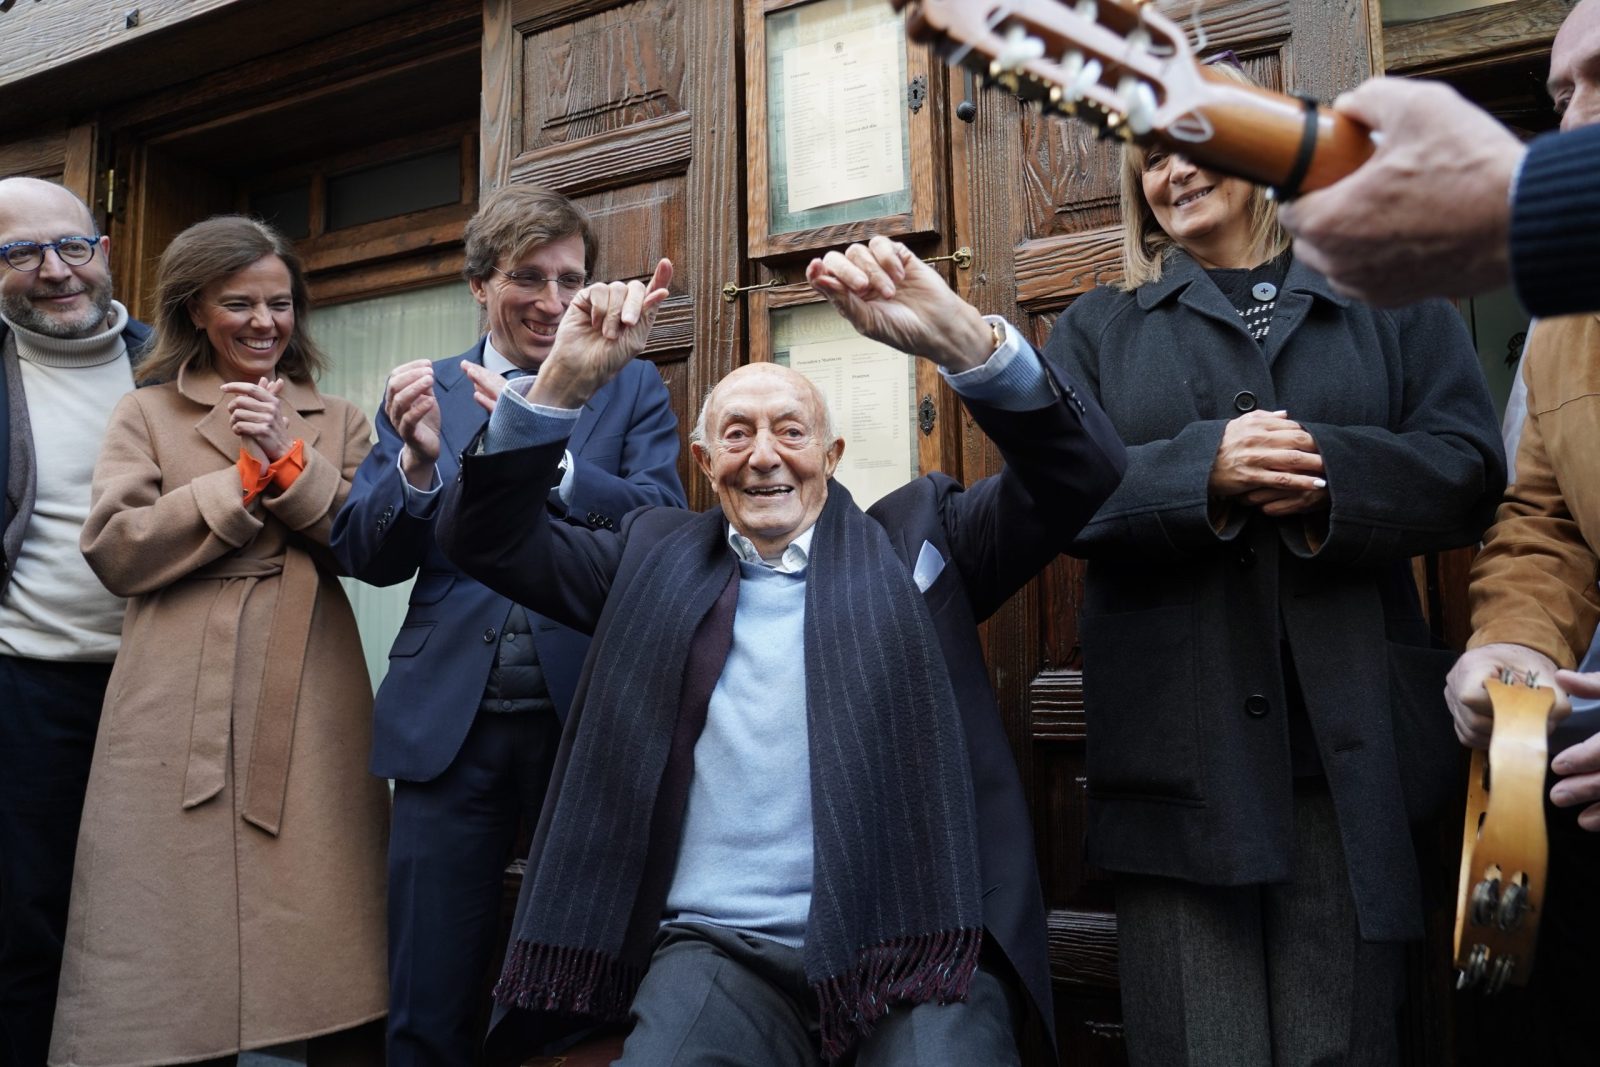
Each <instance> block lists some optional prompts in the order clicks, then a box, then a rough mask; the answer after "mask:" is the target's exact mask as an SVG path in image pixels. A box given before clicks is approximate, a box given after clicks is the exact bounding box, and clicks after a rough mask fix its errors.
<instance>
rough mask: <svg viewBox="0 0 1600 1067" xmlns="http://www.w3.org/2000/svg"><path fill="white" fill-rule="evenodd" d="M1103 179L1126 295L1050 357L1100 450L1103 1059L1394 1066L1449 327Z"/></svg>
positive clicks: (1426, 716) (1143, 160) (1231, 189)
mask: <svg viewBox="0 0 1600 1067" xmlns="http://www.w3.org/2000/svg"><path fill="white" fill-rule="evenodd" d="M1122 176H1123V192H1122V206H1123V218H1124V220H1125V232H1124V242H1123V246H1124V268H1125V281H1124V283H1123V285H1122V286H1121V287H1120V288H1117V289H1111V288H1102V289H1098V290H1096V291H1094V292H1092V293H1089V294H1087V295H1086V296H1084V297H1082V298H1081V299H1079V300H1078V301H1077V302H1076V303H1075V304H1073V305H1072V306H1071V307H1070V308H1068V310H1067V312H1066V313H1065V314H1064V315H1063V316H1062V318H1061V320H1060V321H1059V323H1058V324H1057V326H1056V328H1055V331H1054V333H1053V334H1052V336H1051V338H1050V342H1049V346H1048V349H1047V356H1048V358H1050V359H1053V360H1056V361H1058V362H1059V363H1060V364H1061V365H1063V366H1065V367H1066V368H1067V370H1068V372H1069V373H1070V374H1071V375H1073V376H1074V377H1075V378H1076V379H1077V380H1079V381H1082V382H1085V383H1087V384H1088V385H1089V386H1090V387H1091V388H1093V389H1094V391H1095V393H1096V395H1097V396H1098V397H1099V400H1100V403H1101V404H1102V405H1103V406H1104V407H1105V410H1106V412H1107V413H1108V414H1109V415H1110V416H1111V420H1112V422H1113V423H1114V424H1115V425H1116V427H1117V429H1118V431H1119V432H1120V433H1121V434H1122V437H1123V439H1124V440H1125V441H1126V442H1127V444H1128V446H1129V449H1128V453H1129V464H1128V473H1127V476H1126V478H1125V479H1124V481H1123V482H1122V485H1121V487H1120V488H1119V489H1118V490H1117V491H1116V492H1115V494H1113V496H1112V497H1111V499H1110V500H1108V501H1107V502H1106V504H1105V506H1104V507H1102V508H1101V510H1100V511H1099V513H1098V514H1097V515H1096V516H1095V518H1094V520H1093V521H1092V522H1091V523H1090V524H1089V525H1088V526H1087V527H1086V528H1085V529H1084V531H1083V533H1082V535H1081V536H1080V538H1079V540H1078V542H1077V545H1076V548H1075V549H1074V552H1075V553H1076V554H1078V555H1080V556H1083V557H1085V558H1086V559H1088V560H1089V567H1088V580H1087V590H1086V594H1085V601H1084V613H1083V615H1084V617H1083V620H1082V627H1081V634H1082V646H1083V654H1084V686H1085V694H1084V697H1085V703H1086V706H1087V710H1088V716H1089V741H1088V779H1089V829H1088V853H1089V859H1090V861H1091V862H1093V863H1095V864H1097V865H1099V866H1101V867H1103V868H1107V869H1109V870H1111V871H1113V872H1115V873H1116V885H1117V912H1118V920H1119V930H1120V934H1121V969H1122V990H1123V994H1122V995H1123V1009H1124V1016H1125V1019H1126V1024H1127V1039H1128V1047H1129V1051H1130V1053H1131V1055H1132V1058H1133V1061H1134V1063H1136V1064H1161V1065H1168V1064H1178V1063H1195V1064H1198V1063H1226V1064H1229V1065H1240V1064H1286V1063H1311V1062H1319V1063H1324V1062H1326V1063H1362V1064H1366V1063H1389V1062H1393V1061H1395V1059H1396V1058H1397V1055H1398V1053H1397V1049H1396V1034H1395V1014H1394V1013H1395V1008H1396V1007H1397V1005H1398V1003H1399V1001H1400V998H1401V995H1402V987H1403V953H1402V946H1401V942H1403V941H1405V940H1408V939H1413V938H1417V937H1420V936H1421V935H1422V932H1423V911H1422V902H1421V885H1420V878H1419V872H1418V865H1417V859H1416V855H1415V852H1414V849H1413V846H1412V840H1411V833H1410V827H1411V825H1414V824H1415V823H1416V822H1417V821H1419V820H1421V819H1424V818H1426V817H1428V816H1429V815H1430V814H1431V813H1433V812H1435V811H1436V810H1437V808H1438V807H1439V806H1440V804H1441V802H1443V801H1444V800H1447V799H1448V798H1449V796H1450V795H1451V793H1452V790H1453V784H1454V782H1455V781H1456V780H1457V772H1458V769H1459V767H1460V756H1459V749H1458V747H1457V746H1456V743H1455V740H1454V737H1453V735H1452V732H1451V727H1450V716H1449V714H1448V712H1447V711H1446V710H1445V706H1444V702H1443V698H1442V689H1443V684H1444V676H1445V673H1446V671H1447V670H1448V669H1449V667H1450V664H1451V661H1452V654H1451V653H1450V652H1448V651H1438V650H1435V649H1434V648H1432V647H1431V646H1430V639H1429V632H1428V628H1427V626H1426V624H1425V622H1424V620H1423V618H1422V615H1421V612H1420V608H1419V603H1418V597H1417V591H1416V586H1415V582H1414V581H1413V578H1412V570H1411V565H1410V558H1411V557H1412V556H1414V555H1417V554H1419V553H1424V552H1428V551H1432V550H1435V549H1443V548H1449V547H1452V546H1456V545H1464V544H1470V543H1472V542H1474V541H1476V540H1477V539H1478V536H1479V534H1480V533H1481V532H1482V531H1483V529H1484V528H1485V527H1486V526H1487V524H1488V523H1489V521H1490V520H1491V519H1492V517H1493V515H1494V508H1495V503H1496V501H1497V500H1498V499H1499V495H1500V491H1501V488H1502V486H1503V483H1504V480H1505V460H1504V456H1503V455H1502V452H1501V448H1500V441H1499V437H1498V431H1497V426H1496V420H1495V414H1494V410H1493V407H1492V406H1491V404H1490V400H1489V396H1488V392H1487V390H1486V388H1485V386H1484V382H1483V376H1482V372H1481V371H1480V369H1479V366H1478V362H1477V356H1476V353H1475V352H1474V350H1473V346H1472V344H1471V342H1470V340H1469V338H1468V336H1467V332H1466V329H1465V327H1464V325H1463V323H1462V321H1461V318H1460V316H1459V315H1458V314H1456V312H1455V311H1454V310H1453V309H1452V308H1450V307H1449V306H1448V305H1446V304H1443V303H1430V304H1420V305H1416V306H1412V307H1408V308H1403V309H1400V310H1395V311H1384V310H1379V309H1376V308H1372V307H1367V306H1364V305H1362V304H1359V303H1356V302H1354V301H1351V300H1348V299H1346V298H1345V297H1343V296H1341V295H1339V294H1338V293H1336V292H1334V290H1333V289H1332V288H1331V287H1330V286H1329V284H1328V282H1327V281H1326V279H1324V278H1322V277H1321V276H1319V275H1317V274H1316V273H1314V272H1313V271H1311V270H1310V269H1309V268H1307V267H1305V266H1304V265H1303V264H1300V263H1296V262H1294V261H1293V260H1292V257H1291V255H1290V253H1289V251H1288V240H1287V238H1286V237H1285V235H1284V232H1283V231H1282V229H1281V228H1279V226H1278V223H1277V217H1276V206H1275V205H1274V204H1273V202H1272V201H1270V200H1269V199H1268V198H1267V197H1266V196H1265V194H1264V191H1263V190H1260V189H1255V188H1253V187H1251V186H1250V185H1248V184H1247V183H1245V182H1242V181H1240V180H1238V179H1233V178H1227V177H1223V176H1222V175H1220V174H1218V173H1215V172H1213V171H1209V170H1207V169H1205V168H1202V167H1197V166H1196V165H1195V164H1194V163H1192V162H1191V161H1190V160H1188V159H1186V158H1184V157H1183V156H1181V155H1177V154H1172V153H1168V152H1165V151H1164V150H1159V149H1157V150H1151V151H1148V152H1147V151H1145V150H1143V149H1140V148H1138V147H1134V146H1130V147H1128V148H1127V149H1126V150H1125V154H1124V157H1123V167H1122Z"/></svg>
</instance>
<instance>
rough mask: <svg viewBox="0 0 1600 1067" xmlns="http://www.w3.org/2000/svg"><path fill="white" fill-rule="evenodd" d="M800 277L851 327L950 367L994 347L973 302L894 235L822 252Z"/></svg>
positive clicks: (974, 362) (968, 364)
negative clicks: (804, 277)
mask: <svg viewBox="0 0 1600 1067" xmlns="http://www.w3.org/2000/svg"><path fill="white" fill-rule="evenodd" d="M806 280H807V281H809V282H810V283H811V286H812V288H814V289H815V290H816V291H817V292H819V293H821V294H822V295H823V296H825V297H827V298H828V302H829V303H830V304H832V305H833V306H834V308H835V309H837V310H838V312H839V314H840V315H842V316H844V318H845V320H846V321H847V322H849V323H850V325H851V326H853V327H855V330H856V332H857V333H860V334H862V335H863V336H865V337H870V338H872V339H873V340H874V341H880V342H882V343H883V344H886V345H888V346H890V347H891V348H898V349H899V350H900V351H902V352H907V353H910V354H911V355H915V356H923V357H926V358H927V359H930V360H932V361H933V362H935V363H937V364H938V365H939V366H941V367H943V368H945V370H947V371H950V372H951V373H952V374H955V373H959V372H961V371H964V370H970V369H971V368H973V367H976V366H978V365H980V364H981V363H983V362H984V361H985V360H986V359H988V358H989V356H990V354H991V353H992V352H993V351H994V331H993V330H991V329H990V328H989V324H988V323H987V322H985V321H984V319H983V316H982V315H981V314H980V313H979V312H978V309H977V308H974V307H973V306H972V305H971V304H969V303H967V302H966V301H965V300H963V299H961V298H960V297H959V296H957V295H956V294H955V293H954V292H952V291H951V289H950V287H949V286H948V285H946V284H945V282H944V279H943V278H941V277H939V275H938V273H937V272H936V271H934V269H933V268H932V267H930V266H928V265H927V264H926V263H924V262H922V260H920V259H918V258H917V257H916V256H915V255H913V254H912V252H911V250H910V249H909V248H907V247H906V246H905V245H903V244H901V243H900V242H899V241H891V240H890V239H889V238H887V237H874V238H873V239H872V240H871V241H869V242H867V243H866V244H864V245H863V244H854V245H851V246H850V247H849V248H846V249H845V250H844V251H843V252H829V253H828V254H827V255H825V256H823V257H821V258H820V259H813V260H812V261H811V263H810V264H809V265H808V266H807V267H806Z"/></svg>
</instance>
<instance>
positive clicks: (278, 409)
mask: <svg viewBox="0 0 1600 1067" xmlns="http://www.w3.org/2000/svg"><path fill="white" fill-rule="evenodd" d="M222 391H223V392H224V393H228V394H230V395H231V396H232V397H233V399H232V400H229V401H228V429H230V430H232V431H233V432H234V434H235V435H236V436H237V437H238V438H239V440H240V442H241V443H242V444H243V446H244V447H245V448H246V449H247V450H249V451H252V452H254V453H258V455H257V458H258V459H259V458H262V457H265V459H266V461H267V462H268V463H272V462H274V461H276V460H277V459H279V458H280V457H281V456H282V455H283V454H284V453H285V452H287V451H289V447H290V445H292V444H293V443H294V442H293V441H291V440H290V439H289V436H288V433H287V431H288V428H289V416H287V415H285V414H284V413H283V403H282V401H280V400H279V399H278V396H279V394H280V393H282V392H283V379H282V378H274V379H270V380H269V379H267V378H262V379H260V380H259V381H257V382H254V383H251V382H223V383H222Z"/></svg>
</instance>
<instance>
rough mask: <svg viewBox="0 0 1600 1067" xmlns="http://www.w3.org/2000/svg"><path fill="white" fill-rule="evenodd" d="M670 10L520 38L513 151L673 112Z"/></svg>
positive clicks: (674, 51) (630, 7)
mask: <svg viewBox="0 0 1600 1067" xmlns="http://www.w3.org/2000/svg"><path fill="white" fill-rule="evenodd" d="M678 6H679V5H678V4H676V3H674V2H672V0H638V2H637V3H632V4H624V5H622V6H620V7H616V8H612V9H611V10H607V11H600V12H596V13H594V14H591V15H589V16H587V17H583V18H577V19H574V20H573V21H570V22H561V23H557V24H555V25H551V26H548V27H546V28H544V29H540V30H536V31H533V32H530V33H527V34H526V35H524V36H523V38H522V63H523V67H522V85H523V95H522V101H523V103H522V137H521V140H520V142H519V148H520V149H521V151H523V152H532V151H536V150H538V149H540V148H545V147H548V146H550V145H557V144H570V143H572V142H575V141H581V140H583V139H585V138H588V137H594V136H596V135H598V134H603V133H608V132H611V131H613V130H622V129H627V128H628V127H630V126H634V125H637V124H638V123H641V122H647V121H649V120H650V119H658V118H661V117H663V116H666V115H671V114H674V113H678V112H681V111H682V110H683V105H682V102H681V101H682V96H683V78H684V56H683V50H682V40H681V37H680V35H679V32H678V30H679V27H678V22H677V16H678Z"/></svg>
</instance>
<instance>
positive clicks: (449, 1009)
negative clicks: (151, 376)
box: [331, 185, 686, 1067]
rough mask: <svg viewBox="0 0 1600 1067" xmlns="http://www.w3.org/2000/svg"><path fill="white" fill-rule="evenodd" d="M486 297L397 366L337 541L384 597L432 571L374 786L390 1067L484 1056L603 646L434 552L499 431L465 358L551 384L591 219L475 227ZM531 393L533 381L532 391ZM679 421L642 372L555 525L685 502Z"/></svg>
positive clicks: (632, 378) (588, 447)
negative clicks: (582, 696) (466, 318)
mask: <svg viewBox="0 0 1600 1067" xmlns="http://www.w3.org/2000/svg"><path fill="white" fill-rule="evenodd" d="M465 239H466V259H467V263H466V270H465V274H466V277H467V283H468V285H469V286H470V287H471V290H472V294H473V296H474V298H476V300H477V301H478V304H479V305H480V306H481V307H482V308H483V309H484V313H485V317H486V319H487V321H488V325H489V332H488V334H487V336H485V337H483V338H482V339H480V340H479V341H478V343H477V344H475V345H473V347H472V348H470V349H468V350H467V351H466V352H464V353H462V354H461V355H459V356H454V357H451V358H449V359H442V360H439V361H437V362H429V361H427V360H415V361H412V362H410V363H405V364H402V365H401V366H399V367H397V368H395V370H394V371H393V373H392V374H391V375H390V378H389V382H388V385H387V388H386V389H385V392H384V401H383V407H382V409H381V410H380V411H379V412H378V414H377V417H376V418H375V419H374V422H375V423H376V425H377V429H378V443H377V445H376V446H375V447H374V448H373V450H372V453H371V455H369V456H368V457H367V459H366V462H365V463H363V464H362V466H361V469H360V471H359V472H358V473H357V474H356V480H355V485H354V487H353V488H352V490H351V493H350V497H349V499H348V500H347V501H346V503H345V506H344V508H343V510H342V511H341V512H340V513H339V516H338V518H337V519H336V520H335V522H334V528H333V536H332V541H331V545H332V548H333V551H334V552H335V554H336V555H337V556H338V557H339V559H340V561H341V562H342V563H343V565H344V566H345V567H346V568H347V570H348V571H349V573H350V574H352V575H354V576H356V577H357V578H360V579H362V580H363V581H366V582H370V583H372V584H374V585H394V584H396V583H399V582H403V581H405V580H406V579H408V578H410V577H412V576H413V575H415V576H416V585H415V586H414V587H413V588H412V592H411V606H410V609H409V611H408V612H407V614H406V620H405V624H404V626H402V627H401V630H400V633H399V636H398V637H396V639H395V643H394V646H393V649H392V650H391V652H390V654H389V673H388V675H387V677H386V678H385V679H384V681H383V684H382V686H381V687H380V688H379V690H378V695H377V700H376V704H375V707H374V713H373V715H374V728H373V752H372V763H371V769H372V773H374V774H376V775H379V776H381V777H385V778H392V779H394V780H395V793H394V812H393V822H392V830H391V837H390V847H389V1023H388V1062H389V1067H407V1065H412V1064H422V1065H427V1067H455V1065H467V1064H471V1063H473V1062H474V1060H475V1058H476V1055H477V1048H478V1044H479V1040H480V1038H481V1036H482V1035H481V1032H480V1031H479V1028H478V1026H477V1019H478V1017H479V1016H480V1014H486V1013H487V1010H488V998H487V996H486V989H487V987H486V985H485V981H486V977H487V975H488V972H489V967H490V962H491V957H492V954H493V951H494V949H495V947H496V941H497V937H496V934H497V921H498V919H499V915H500V902H501V897H502V889H501V884H502V874H503V871H504V869H505V865H506V863H507V861H508V860H509V859H510V858H511V850H512V847H513V845H514V844H515V840H516V834H517V827H518V822H519V820H520V819H526V820H528V823H529V825H530V826H531V825H532V823H533V821H534V820H535V819H536V818H537V817H538V814H539V808H540V805H541V803H542V801H543V799H544V792H545V785H546V783H547V782H548V780H549V777H550V769H551V766H552V763H553V761H554V759H555V753H556V744H557V741H558V739H559V737H560V733H561V720H562V719H563V717H564V716H565V715H566V712H567V707H568V705H569V704H570V703H571V700H572V694H573V690H574V688H575V687H576V685H577V679H578V672H579V668H580V667H581V666H582V665H583V659H584V656H585V654H586V652H587V650H588V644H589V640H588V638H587V637H586V636H584V635H581V634H579V633H577V632H576V631H574V630H571V629H568V628H566V627H564V626H561V625H558V624H557V623H555V622H553V621H551V620H549V619H546V618H544V617H543V616H540V615H538V614H536V613H534V612H531V611H527V610H525V609H524V608H522V607H521V606H520V605H517V604H514V603H513V602H512V601H510V600H509V599H507V598H506V597H503V596H500V595H498V594H496V593H493V592H491V591H490V590H489V589H487V588H485V587H484V586H483V585H480V584H479V583H478V582H476V581H475V580H473V579H471V578H469V577H467V576H466V575H464V574H462V573H461V572H460V571H459V570H457V569H456V567H455V566H454V565H453V564H452V563H450V562H449V561H448V560H446V559H445V557H444V556H443V555H442V554H441V553H440V551H439V549H438V548H437V547H436V546H435V544H434V533H433V530H434V518H435V511H436V505H437V502H438V493H439V490H440V488H441V487H442V486H443V485H446V484H448V483H449V482H452V481H454V480H455V477H456V472H457V470H458V468H459V462H460V459H459V457H460V455H461V453H462V451H463V450H464V449H465V448H466V446H467V444H468V442H470V441H471V440H472V438H473V436H474V435H475V434H476V433H477V432H478V430H479V429H480V428H481V427H482V426H483V425H484V423H485V422H486V421H487V419H488V412H487V410H486V409H485V408H483V407H480V406H479V403H478V401H476V400H474V389H473V383H472V380H471V379H470V378H469V377H468V376H467V374H466V373H465V372H464V371H463V369H462V366H463V364H477V365H480V366H482V367H483V368H486V369H487V370H489V371H492V372H494V373H496V374H499V375H501V376H504V377H506V378H519V377H521V378H528V379H531V378H532V377H533V376H534V375H536V374H537V372H538V370H539V367H540V365H541V364H542V363H543V362H544V359H545V357H546V356H547V355H549V353H550V349H551V346H552V344H553V342H554V340H555V332H556V325H557V324H558V323H559V322H560V321H561V317H562V315H563V314H564V313H565V312H566V309H567V305H568V304H570V303H571V301H572V298H573V297H574V296H575V295H576V294H577V292H578V291H579V290H580V289H581V288H583V287H584V285H586V284H587V282H588V277H589V274H590V272H591V270H592V269H593V266H594V260H595V253H596V248H595V238H594V234H593V232H592V230H591V228H590V224H589V219H588V217H587V216H586V215H585V214H584V212H583V210H582V209H581V208H579V207H578V206H577V205H576V204H574V203H572V202H571V201H570V200H568V199H567V198H566V197H564V196H562V195H561V194H559V193H556V192H553V191H551V190H547V189H542V188H539V187H536V186H530V185H512V186H508V187H506V188H502V189H499V190H497V191H495V192H494V193H491V194H490V195H489V196H488V197H487V198H486V199H485V200H484V202H483V204H482V206H481V207H480V209H479V211H478V213H477V214H476V215H475V216H474V217H473V218H472V220H471V221H470V222H468V223H467V229H466V234H465ZM524 384H526V383H524ZM677 459H678V435H677V419H676V418H675V417H674V416H673V414H672V410H671V408H670V406H669V399H668V394H667V390H666V387H665V386H664V385H663V384H662V381H661V376H660V375H659V374H658V373H657V371H656V370H655V368H654V367H653V366H651V365H650V364H649V363H647V362H645V361H643V360H634V361H633V362H631V363H630V364H629V365H628V366H627V367H626V368H625V369H624V370H623V372H622V373H621V374H620V375H618V376H617V378H616V379H615V380H614V381H612V382H611V383H610V385H608V386H607V388H606V389H604V390H601V391H600V392H599V393H597V394H596V395H595V397H594V398H593V400H592V401H591V402H590V404H589V405H588V406H587V407H586V408H585V409H584V411H583V412H582V414H581V415H580V416H579V417H578V419H577V422H576V423H575V425H574V429H573V433H572V437H571V438H570V442H569V445H568V448H567V454H566V456H565V457H564V460H563V463H564V467H563V476H562V479H561V484H560V485H559V486H558V487H557V488H556V489H554V490H553V491H551V493H550V494H549V498H548V507H547V511H548V512H549V513H550V514H551V515H553V516H557V517H563V518H571V519H577V520H579V521H582V522H584V523H587V524H588V525H590V526H593V527H600V528H610V527H612V526H613V525H614V524H616V523H618V522H620V521H621V519H622V516H623V515H624V514H626V513H627V512H629V511H631V510H632V509H634V508H636V507H639V506H640V505H644V504H656V505H663V504H664V505H669V506H676V507H683V506H684V504H685V503H686V501H685V497H684V492H683V486H682V484H681V483H680V482H679V479H678V473H677Z"/></svg>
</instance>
